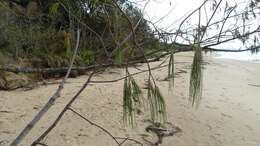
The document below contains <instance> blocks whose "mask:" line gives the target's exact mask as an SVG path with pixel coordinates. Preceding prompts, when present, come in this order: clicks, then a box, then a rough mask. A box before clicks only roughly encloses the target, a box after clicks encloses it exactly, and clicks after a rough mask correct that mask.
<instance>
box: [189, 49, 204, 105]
mask: <svg viewBox="0 0 260 146" xmlns="http://www.w3.org/2000/svg"><path fill="white" fill-rule="evenodd" d="M193 50H194V58H193V62H192V65H191V75H190V87H189V101H190V102H191V104H192V106H194V105H198V104H199V102H200V99H201V96H202V51H201V48H200V46H198V45H193Z"/></svg>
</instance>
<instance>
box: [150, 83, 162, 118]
mask: <svg viewBox="0 0 260 146" xmlns="http://www.w3.org/2000/svg"><path fill="white" fill-rule="evenodd" d="M147 90H148V91H147V99H148V104H149V106H150V113H151V114H150V115H151V120H152V121H153V122H162V123H164V122H166V105H165V101H164V97H163V96H162V94H161V92H160V89H159V88H158V86H157V85H156V84H153V83H152V82H151V81H149V82H148V89H147Z"/></svg>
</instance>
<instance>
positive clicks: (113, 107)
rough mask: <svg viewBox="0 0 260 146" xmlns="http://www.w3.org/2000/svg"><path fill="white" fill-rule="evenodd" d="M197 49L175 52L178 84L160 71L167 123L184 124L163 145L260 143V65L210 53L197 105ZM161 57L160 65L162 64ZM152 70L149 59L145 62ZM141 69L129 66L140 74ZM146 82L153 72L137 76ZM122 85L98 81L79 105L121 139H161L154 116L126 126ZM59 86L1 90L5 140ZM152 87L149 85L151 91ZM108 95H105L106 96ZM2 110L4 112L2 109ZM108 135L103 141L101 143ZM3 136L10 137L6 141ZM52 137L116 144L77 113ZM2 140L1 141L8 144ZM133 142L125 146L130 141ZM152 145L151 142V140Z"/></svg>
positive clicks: (0, 126) (114, 72)
mask: <svg viewBox="0 0 260 146" xmlns="http://www.w3.org/2000/svg"><path fill="white" fill-rule="evenodd" d="M192 56H193V55H192V53H191V52H184V53H178V54H176V62H177V63H176V72H177V74H176V78H175V89H174V90H173V91H169V90H168V82H165V81H163V79H164V78H165V77H166V75H167V68H159V69H157V70H154V71H153V75H154V77H155V79H156V82H157V84H158V86H159V88H160V89H161V92H162V94H163V95H164V97H165V101H166V104H167V117H168V121H169V122H171V123H172V124H174V125H176V126H178V127H180V128H181V129H182V133H181V134H177V135H175V136H173V137H166V138H164V139H163V143H162V146H170V145H173V144H174V145H176V146H204V145H205V146H231V145H235V146H245V145H246V146H258V145H260V140H259V138H258V136H259V135H260V127H259V123H260V108H259V104H260V99H258V97H256V96H257V95H260V90H259V89H260V88H259V87H258V86H250V85H249V84H252V85H260V77H259V76H258V75H257V73H258V72H260V64H258V63H250V62H246V61H236V60H230V59H217V58H216V59H215V58H213V57H212V56H209V55H205V57H204V59H205V61H206V62H207V64H206V65H204V68H205V69H204V73H203V74H204V76H203V96H202V100H201V103H200V106H199V107H198V109H195V108H192V107H191V105H190V104H189V103H188V89H189V87H188V86H189V76H190V74H189V73H190V64H191V61H192ZM159 63H160V62H153V63H151V66H156V65H158V64H159ZM138 68H140V69H146V66H145V65H144V64H140V66H138ZM137 71H138V70H137V69H136V68H132V67H131V68H130V72H131V73H134V72H137ZM123 75H124V71H123V70H122V69H119V68H113V69H108V70H107V71H105V72H103V73H102V74H98V75H97V76H96V77H95V78H94V79H95V80H105V79H106V80H109V79H115V78H119V77H120V76H123ZM86 78H87V75H83V76H80V77H77V78H74V79H72V78H71V79H69V80H68V82H69V83H67V84H65V89H64V90H63V92H62V97H60V98H59V99H58V100H57V102H56V104H55V105H54V106H53V108H51V110H50V111H49V112H48V113H47V115H46V117H44V118H43V119H42V120H41V121H40V122H39V123H38V124H37V126H36V127H35V128H34V129H33V130H32V133H31V134H29V135H28V137H27V138H26V140H25V141H24V143H23V144H22V145H24V146H26V145H28V144H30V142H31V141H32V140H33V139H35V138H36V137H37V135H38V134H40V133H41V132H42V131H43V130H44V129H45V128H46V127H48V125H49V123H50V122H51V121H52V120H53V119H54V118H55V117H56V116H57V113H59V111H60V110H61V109H62V107H63V106H64V104H65V103H66V102H67V101H68V100H69V99H70V97H71V96H73V95H74V94H75V93H76V92H77V90H78V89H79V88H80V86H81V85H82V84H83V83H84V81H85V80H86ZM135 78H136V80H137V82H138V84H139V85H140V86H141V87H144V83H145V78H147V74H145V73H142V74H138V75H136V76H135ZM122 83H123V81H119V82H116V83H106V84H91V85H90V86H89V87H87V89H86V90H85V91H84V92H83V93H82V95H81V96H80V98H79V99H78V101H76V103H75V104H74V105H73V107H74V109H76V110H77V111H78V112H80V113H81V114H83V115H84V116H86V117H87V118H88V119H90V120H92V121H94V122H96V123H98V124H99V125H101V126H103V127H105V128H106V129H108V130H109V131H110V132H111V133H112V134H113V135H115V136H122V137H130V138H134V139H137V140H139V141H142V142H144V143H145V141H143V137H145V138H146V139H148V140H150V141H156V136H155V135H153V134H151V133H147V132H146V131H145V127H146V126H147V125H148V124H149V123H147V122H146V121H147V119H148V118H149V115H147V114H145V113H141V115H140V116H137V117H136V122H137V124H138V125H137V126H136V127H134V128H133V129H132V128H131V127H125V126H124V125H123V124H122V110H123V108H122ZM56 89H57V84H56V85H55V84H53V85H46V86H41V87H39V88H36V89H33V90H30V91H19V90H16V91H0V117H1V118H0V142H1V143H3V145H8V144H9V143H10V142H11V140H12V139H13V138H14V137H15V136H16V135H17V134H18V132H20V130H21V129H22V128H23V127H24V126H25V124H27V122H28V121H29V120H31V118H32V117H33V116H34V115H35V114H36V113H37V111H38V110H39V109H40V108H41V107H42V105H43V104H44V103H45V102H46V101H47V100H48V97H49V96H50V95H52V93H53V92H54V91H55V90H56ZM144 92H145V89H144ZM101 99H102V100H101ZM1 111H2V112H1ZM100 139H102V140H100ZM2 141H3V142H2ZM46 142H47V143H48V144H49V146H54V145H63V146H71V145H73V146H81V145H90V146H92V145H96V146H107V145H114V142H113V140H111V139H110V137H109V136H107V135H106V134H104V133H103V132H101V131H100V130H99V129H97V128H96V127H93V126H91V125H89V124H88V123H85V121H83V120H82V119H79V118H78V117H77V115H73V114H72V113H71V112H68V113H67V114H66V115H65V117H64V119H63V120H62V121H61V122H60V123H59V124H58V126H57V127H56V128H55V129H54V131H53V132H51V133H50V135H49V136H48V138H47V139H46ZM1 143H0V146H2V145H1ZM131 144H132V143H131V142H128V143H125V145H131ZM147 145H148V144H147Z"/></svg>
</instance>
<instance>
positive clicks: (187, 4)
mask: <svg viewBox="0 0 260 146" xmlns="http://www.w3.org/2000/svg"><path fill="white" fill-rule="evenodd" d="M147 1H148V0H139V1H138V0H137V2H138V3H139V4H140V6H139V7H141V8H143V6H144V5H145V4H146V2H147ZM203 1H204V0H150V1H149V3H148V4H147V5H146V7H145V13H144V16H145V18H146V19H147V20H150V21H152V22H153V23H156V26H158V27H160V28H163V29H164V30H167V31H171V30H172V31H173V32H174V31H176V28H177V27H178V25H179V24H180V22H181V21H182V20H183V18H184V17H185V16H187V14H188V13H190V12H191V11H193V10H194V9H196V8H197V7H198V6H199V5H201V4H202V3H203ZM217 1H218V0H217ZM248 2H249V0H228V3H229V5H230V6H232V5H234V4H235V3H236V4H238V9H240V10H241V9H244V7H245V4H246V3H248ZM211 6H212V4H210V5H207V6H206V9H208V10H209V9H210V7H211ZM223 6H225V1H223ZM203 10H204V9H203ZM166 15H167V17H165V18H164V16H166ZM203 15H204V22H206V17H205V13H203ZM208 15H210V14H208ZM162 18H163V19H162ZM215 18H216V19H221V18H223V13H219V14H218V15H217V16H216V17H215ZM197 20H198V17H197V15H196V16H194V17H193V18H191V19H190V20H189V21H190V23H194V24H197ZM259 22H260V19H258V21H257V20H256V21H255V22H254V23H256V24H259ZM228 24H231V25H232V20H231V22H230V23H227V25H228ZM227 27H228V26H227ZM210 32H213V33H215V32H214V29H213V30H210ZM217 47H218V48H228V49H243V47H244V46H243V43H242V42H241V41H233V42H230V43H228V44H223V45H220V46H217ZM241 54H242V55H241ZM244 54H246V55H245V56H249V54H247V53H244ZM241 56H243V53H240V55H239V56H237V57H241ZM257 58H259V59H260V54H259V55H258V56H257Z"/></svg>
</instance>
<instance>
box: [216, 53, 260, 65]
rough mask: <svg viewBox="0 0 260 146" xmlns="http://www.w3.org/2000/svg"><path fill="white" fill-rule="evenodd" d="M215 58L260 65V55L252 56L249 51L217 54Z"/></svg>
mask: <svg viewBox="0 0 260 146" xmlns="http://www.w3.org/2000/svg"><path fill="white" fill-rule="evenodd" d="M215 58H224V59H235V60H242V61H249V62H255V63H260V53H258V54H252V53H251V52H250V51H248V52H218V53H217V55H216V57H215Z"/></svg>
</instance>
